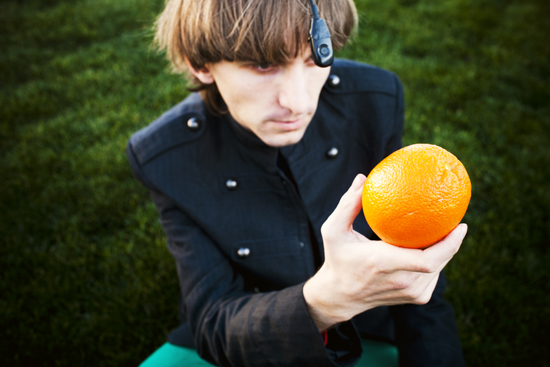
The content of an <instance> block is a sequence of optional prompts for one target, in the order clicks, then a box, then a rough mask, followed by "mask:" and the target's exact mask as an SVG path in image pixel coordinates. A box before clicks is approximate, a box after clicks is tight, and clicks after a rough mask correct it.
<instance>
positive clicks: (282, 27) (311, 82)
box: [155, 0, 357, 146]
mask: <svg viewBox="0 0 550 367" xmlns="http://www.w3.org/2000/svg"><path fill="white" fill-rule="evenodd" d="M315 3H316V4H317V6H318V8H319V13H320V16H321V17H322V18H324V19H325V21H326V23H327V25H328V27H329V30H330V32H331V36H332V43H333V48H334V50H335V51H336V50H338V49H339V48H341V47H342V46H344V44H345V43H346V42H347V40H348V38H349V36H350V34H351V32H352V30H353V29H354V27H355V25H356V22H357V14H356V10H355V6H354V4H353V1H352V0H317V1H315ZM310 24H311V7H310V4H309V0H202V1H196V0H168V1H167V4H166V8H165V10H164V11H163V13H162V14H161V16H160V17H159V19H158V21H157V33H156V37H155V41H156V42H157V44H158V45H159V46H160V48H161V49H166V51H167V55H168V57H169V59H170V60H171V61H172V65H173V66H174V69H175V70H176V71H178V72H184V71H189V72H190V75H189V76H190V77H191V81H192V83H193V84H194V86H195V88H194V89H195V90H199V91H201V93H202V96H203V99H204V101H205V103H206V105H207V107H208V108H209V109H210V110H212V111H214V112H217V113H224V112H227V110H229V112H230V113H231V115H232V116H233V117H234V118H235V120H236V121H237V122H239V123H240V124H241V125H243V126H244V127H245V128H248V129H250V130H252V132H254V133H255V134H256V135H258V136H259V137H260V139H262V140H263V141H264V142H266V143H267V144H269V145H274V146H281V145H288V144H292V143H295V142H297V140H296V139H297V138H298V137H299V138H301V136H302V135H303V132H304V131H305V127H307V124H309V121H310V120H311V117H312V115H313V112H314V111H315V109H316V107H317V102H318V97H319V93H320V91H321V88H322V86H323V84H324V82H325V80H326V78H327V76H328V73H329V69H328V68H326V69H323V68H319V67H317V66H315V65H314V64H313V63H312V60H310V51H309V46H308V34H309V27H310ZM253 116H255V118H253ZM287 121H294V122H297V124H294V125H292V124H291V123H286V124H284V122H287ZM262 122H273V124H271V123H267V124H263V123H262ZM278 123H279V124H278ZM281 123H282V124H281ZM271 125H273V126H271ZM269 126H271V128H270V127H269ZM276 126H279V127H278V128H276ZM302 128H303V129H302ZM302 130H303V131H302ZM285 131H286V132H285ZM278 132H281V133H282V134H278ZM262 133H263V135H262ZM273 133H275V135H280V136H272V135H273ZM272 138H274V139H272ZM298 140H299V139H298Z"/></svg>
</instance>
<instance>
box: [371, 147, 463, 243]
mask: <svg viewBox="0 0 550 367" xmlns="http://www.w3.org/2000/svg"><path fill="white" fill-rule="evenodd" d="M471 191H472V185H471V183H470V177H469V176H468V173H467V172H466V168H464V165H463V164H462V163H461V162H460V161H459V160H458V158H456V157H455V156H454V155H453V154H451V153H449V152H448V151H446V150H445V149H443V148H441V147H439V146H437V145H430V144H414V145H410V146H408V147H405V148H402V149H399V150H398V151H396V152H394V153H392V154H390V155H389V156H387V157H386V158H385V159H384V160H383V161H382V162H380V163H379V164H378V165H377V166H376V167H374V169H373V170H372V171H371V172H370V174H369V176H368V177H367V180H366V181H365V185H364V187H363V213H364V214H365V218H366V219H367V222H368V224H369V226H370V227H371V229H372V230H373V231H374V233H376V234H377V235H378V237H380V239H381V240H383V241H384V242H387V243H390V244H392V245H396V246H400V247H410V248H423V247H428V246H430V245H432V244H434V243H436V242H437V241H439V240H440V239H442V238H443V237H445V236H446V235H447V234H449V232H451V231H452V230H453V229H454V228H455V227H456V226H457V225H458V224H459V223H460V221H461V220H462V218H463V217H464V214H465V213H466V209H468V204H469V202H470V197H471Z"/></svg>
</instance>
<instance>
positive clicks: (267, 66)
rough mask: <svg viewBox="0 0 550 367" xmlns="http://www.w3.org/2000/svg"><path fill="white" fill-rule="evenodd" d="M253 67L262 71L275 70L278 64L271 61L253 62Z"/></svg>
mask: <svg viewBox="0 0 550 367" xmlns="http://www.w3.org/2000/svg"><path fill="white" fill-rule="evenodd" d="M252 68H253V69H255V70H256V71H259V72H261V73H265V72H268V71H272V70H274V69H275V68H276V65H275V64H271V63H269V62H257V63H254V64H252Z"/></svg>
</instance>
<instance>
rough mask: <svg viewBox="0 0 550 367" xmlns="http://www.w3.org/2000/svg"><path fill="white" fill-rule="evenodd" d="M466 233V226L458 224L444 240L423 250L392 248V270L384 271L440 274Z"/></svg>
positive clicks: (458, 247)
mask: <svg viewBox="0 0 550 367" xmlns="http://www.w3.org/2000/svg"><path fill="white" fill-rule="evenodd" d="M467 231H468V226H467V225H466V224H464V223H462V224H459V225H458V226H457V227H456V228H455V229H454V230H453V231H452V232H451V233H449V234H448V235H447V236H446V237H445V238H443V239H442V240H441V241H439V242H437V243H436V244H434V245H432V246H430V247H428V248H427V249H425V250H418V249H407V248H399V247H394V249H393V252H394V254H393V260H394V261H393V268H391V267H390V268H388V269H387V270H386V271H387V272H391V271H396V270H406V271H413V272H419V273H435V272H440V271H441V270H442V269H443V268H444V267H445V265H447V263H448V262H449V261H450V260H451V259H452V258H453V256H454V255H455V254H456V253H457V252H458V250H459V249H460V246H461V244H462V240H463V239H464V237H465V236H466V232H467Z"/></svg>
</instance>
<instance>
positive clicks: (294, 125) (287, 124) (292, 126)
mask: <svg viewBox="0 0 550 367" xmlns="http://www.w3.org/2000/svg"><path fill="white" fill-rule="evenodd" d="M302 121H303V118H300V119H297V120H279V121H278V120H272V121H270V122H271V123H273V124H276V125H277V126H278V127H279V129H281V130H284V131H293V130H298V129H299V128H300V127H301V126H302Z"/></svg>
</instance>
